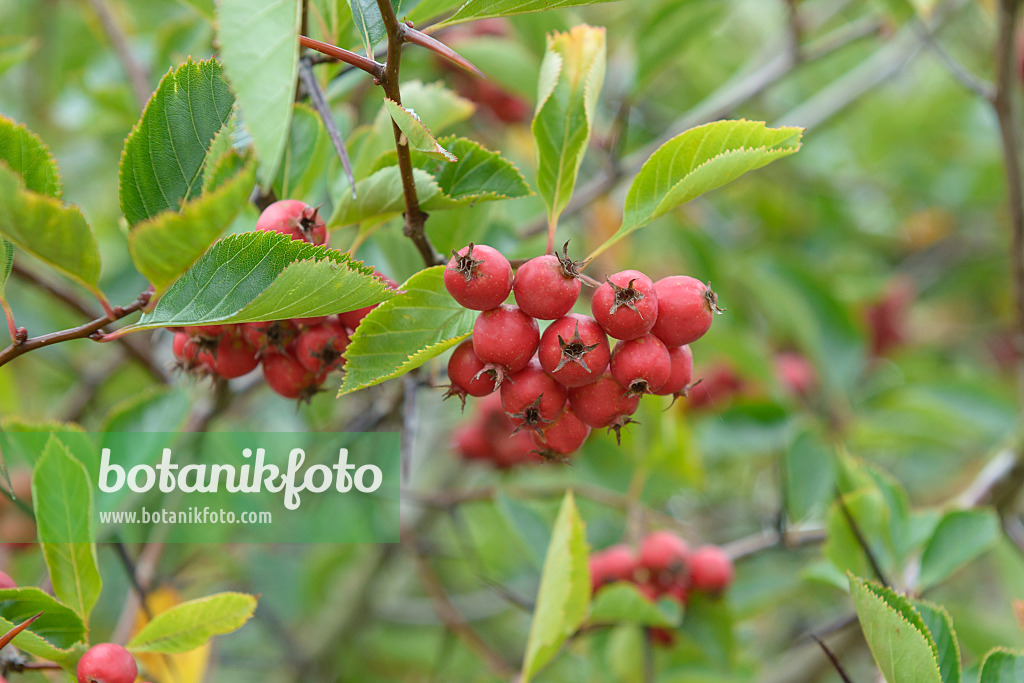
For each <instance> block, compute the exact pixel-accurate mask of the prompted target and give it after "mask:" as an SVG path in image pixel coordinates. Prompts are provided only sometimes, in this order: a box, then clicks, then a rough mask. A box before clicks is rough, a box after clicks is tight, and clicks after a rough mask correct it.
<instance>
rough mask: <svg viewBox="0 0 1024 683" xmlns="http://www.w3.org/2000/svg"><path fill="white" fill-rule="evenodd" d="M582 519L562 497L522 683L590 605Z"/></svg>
mask: <svg viewBox="0 0 1024 683" xmlns="http://www.w3.org/2000/svg"><path fill="white" fill-rule="evenodd" d="M587 551H588V549H587V540H586V536H585V535H584V528H583V520H582V519H580V516H579V512H578V511H577V510H576V501H575V499H574V498H573V495H572V491H569V492H568V493H566V494H565V498H564V499H563V500H562V507H561V509H560V510H559V512H558V519H556V520H555V527H554V531H553V532H552V535H551V544H550V545H549V546H548V553H547V556H546V557H545V559H544V571H543V572H542V573H541V579H540V592H539V594H538V595H537V606H536V609H535V610H534V612H533V623H532V624H530V635H529V638H528V639H527V642H526V656H525V658H524V660H523V671H522V675H521V677H520V680H521V682H522V683H529V681H530V679H531V678H532V677H533V675H534V674H536V673H537V672H538V671H539V670H540V669H541V667H543V666H544V665H545V664H547V663H548V662H549V661H551V659H552V657H554V656H555V654H556V653H557V652H558V650H559V649H561V647H562V645H563V644H564V643H565V641H566V640H567V639H568V638H569V636H571V635H572V634H573V633H575V632H576V629H578V628H579V626H580V624H582V623H583V619H584V617H586V614H587V608H588V607H589V603H590V568H589V566H588V565H587Z"/></svg>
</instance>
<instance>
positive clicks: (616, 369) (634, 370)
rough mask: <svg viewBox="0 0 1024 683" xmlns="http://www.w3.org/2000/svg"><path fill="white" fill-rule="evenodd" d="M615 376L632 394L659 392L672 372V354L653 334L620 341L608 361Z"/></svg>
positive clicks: (640, 394)
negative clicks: (670, 354)
mask: <svg viewBox="0 0 1024 683" xmlns="http://www.w3.org/2000/svg"><path fill="white" fill-rule="evenodd" d="M608 368H609V372H611V375H612V378H613V379H614V380H615V381H616V382H618V383H619V384H621V385H622V386H624V387H626V390H627V391H629V393H631V394H636V395H638V396H642V395H643V394H653V393H656V392H658V391H659V390H660V389H661V388H662V387H663V386H665V382H667V381H668V378H669V375H670V374H671V373H672V357H671V356H669V353H668V349H667V348H665V345H664V344H662V343H661V341H660V340H659V339H658V338H657V337H655V336H654V335H653V334H645V335H644V336H642V337H637V338H636V339H630V340H629V341H620V342H619V343H618V344H616V345H615V350H614V351H612V357H611V361H610V362H609V364H608Z"/></svg>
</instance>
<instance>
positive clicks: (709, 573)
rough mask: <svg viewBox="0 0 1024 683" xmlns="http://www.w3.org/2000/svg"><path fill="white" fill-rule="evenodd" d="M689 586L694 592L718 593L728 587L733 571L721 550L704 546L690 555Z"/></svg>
mask: <svg viewBox="0 0 1024 683" xmlns="http://www.w3.org/2000/svg"><path fill="white" fill-rule="evenodd" d="M689 567H690V585H691V587H692V588H693V590H695V591H702V592H706V593H718V592H721V591H723V590H725V589H726V588H728V587H729V584H730V583H732V579H733V576H734V574H735V571H734V569H733V566H732V560H731V559H730V558H729V555H728V554H727V553H726V552H725V551H724V550H722V549H721V548H719V547H717V546H713V545H705V546H701V547H700V548H697V549H696V550H694V551H693V552H692V553H691V554H690V559H689Z"/></svg>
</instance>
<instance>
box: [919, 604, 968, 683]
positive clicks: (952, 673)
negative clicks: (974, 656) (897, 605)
mask: <svg viewBox="0 0 1024 683" xmlns="http://www.w3.org/2000/svg"><path fill="white" fill-rule="evenodd" d="M913 604H914V608H915V609H917V611H918V613H919V614H920V615H921V621H923V622H924V625H925V626H926V627H927V628H928V633H930V634H931V637H932V640H933V641H935V649H936V652H937V653H938V660H939V672H940V673H941V675H942V683H960V643H958V642H957V639H956V631H954V630H953V618H952V617H951V616H949V612H947V611H946V609H945V608H944V607H942V606H941V605H934V604H932V603H930V602H926V601H924V600H915V601H914V603H913Z"/></svg>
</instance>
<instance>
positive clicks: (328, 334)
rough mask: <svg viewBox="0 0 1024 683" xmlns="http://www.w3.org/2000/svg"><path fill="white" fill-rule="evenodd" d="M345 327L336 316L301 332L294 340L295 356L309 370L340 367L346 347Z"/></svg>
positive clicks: (324, 370) (322, 371)
mask: <svg viewBox="0 0 1024 683" xmlns="http://www.w3.org/2000/svg"><path fill="white" fill-rule="evenodd" d="M348 343H349V338H348V333H347V332H346V331H345V327H344V326H343V325H342V324H341V322H339V321H338V319H337V318H331V319H329V320H328V321H327V322H325V323H324V324H322V325H317V326H315V327H310V328H309V329H307V330H305V331H303V332H301V333H300V334H299V336H298V337H297V338H296V340H295V357H296V358H297V359H298V361H299V363H300V364H301V365H302V367H304V368H305V369H306V370H308V371H309V372H312V373H315V374H318V375H319V374H321V373H324V372H331V371H332V370H336V369H337V368H339V367H341V365H342V363H343V362H344V358H342V354H343V353H345V349H347V348H348Z"/></svg>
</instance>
